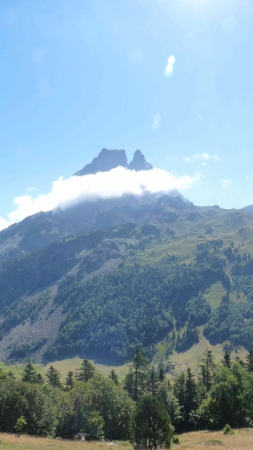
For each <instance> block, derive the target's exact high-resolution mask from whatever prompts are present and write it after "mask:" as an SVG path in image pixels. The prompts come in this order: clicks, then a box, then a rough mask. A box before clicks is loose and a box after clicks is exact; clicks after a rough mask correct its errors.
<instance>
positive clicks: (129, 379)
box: [0, 348, 253, 448]
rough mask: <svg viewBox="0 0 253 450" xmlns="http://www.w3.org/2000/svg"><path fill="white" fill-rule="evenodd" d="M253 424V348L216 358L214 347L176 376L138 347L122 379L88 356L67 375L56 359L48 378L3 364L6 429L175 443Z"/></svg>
mask: <svg viewBox="0 0 253 450" xmlns="http://www.w3.org/2000/svg"><path fill="white" fill-rule="evenodd" d="M226 425H229V426H232V427H243V426H247V427H249V426H253V351H252V350H251V351H250V352H249V353H248V354H247V356H246V359H245V360H244V361H243V360H242V359H240V358H239V357H237V358H236V359H235V360H234V361H232V360H231V356H230V354H229V352H228V351H225V353H224V355H223V358H222V360H221V361H220V363H219V364H215V362H214V357H213V354H212V352H211V351H208V350H207V351H206V352H205V353H204V354H203V355H202V357H201V360H200V364H199V367H198V371H197V372H193V371H192V369H191V368H190V367H188V368H187V370H186V371H184V372H181V373H180V374H179V375H178V376H176V377H175V378H174V379H173V381H170V380H169V379H168V377H167V376H166V374H165V370H164V367H163V365H162V364H160V365H159V367H156V368H155V367H150V365H149V364H148V362H147V358H146V357H145V354H144V351H143V350H142V349H141V348H137V349H136V350H135V355H134V358H133V360H132V361H131V363H130V365H129V371H128V373H127V375H126V376H125V379H124V380H123V382H121V381H119V380H118V377H117V374H116V372H115V371H114V369H112V370H111V373H110V375H109V377H105V376H103V375H101V374H99V373H97V372H96V371H95V367H94V365H93V364H92V363H91V362H90V361H89V360H87V359H84V360H83V361H82V364H81V366H80V368H79V369H78V370H77V371H75V372H72V371H69V372H68V374H67V376H66V379H65V380H64V382H62V381H61V377H60V373H59V371H57V370H56V369H55V368H54V367H53V366H50V367H49V369H48V371H47V373H46V375H45V377H42V376H41V375H40V374H39V373H37V372H36V370H35V369H34V366H33V365H32V364H31V363H28V364H26V366H25V368H24V370H23V372H22V375H21V379H16V378H15V377H14V376H13V374H12V373H11V372H9V373H4V372H3V371H2V370H0V431H2V432H8V433H13V432H16V433H19V434H20V433H21V432H24V433H27V434H32V435H42V436H55V437H57V436H59V437H62V438H68V439H71V438H73V437H74V436H75V435H76V434H77V433H79V432H82V433H85V434H86V438H87V439H92V440H98V439H103V438H105V439H110V440H111V439H124V440H126V439H128V440H130V441H131V442H133V443H135V444H136V445H138V446H140V445H141V446H143V447H144V448H157V447H158V446H162V447H165V448H169V447H170V445H171V442H172V441H173V440H174V441H176V439H177V438H176V437H175V433H181V432H185V431H190V430H201V429H221V428H223V427H225V426H226Z"/></svg>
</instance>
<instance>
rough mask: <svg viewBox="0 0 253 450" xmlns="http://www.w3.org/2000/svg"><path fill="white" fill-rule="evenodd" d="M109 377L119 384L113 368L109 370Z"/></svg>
mask: <svg viewBox="0 0 253 450" xmlns="http://www.w3.org/2000/svg"><path fill="white" fill-rule="evenodd" d="M109 378H111V380H112V381H114V383H115V384H117V385H118V384H119V380H118V376H117V374H116V372H115V370H114V369H112V370H111V372H110V375H109Z"/></svg>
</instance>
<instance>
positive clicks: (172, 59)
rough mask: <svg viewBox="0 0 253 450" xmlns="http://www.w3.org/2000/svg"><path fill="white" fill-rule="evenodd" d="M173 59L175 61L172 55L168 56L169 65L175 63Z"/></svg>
mask: <svg viewBox="0 0 253 450" xmlns="http://www.w3.org/2000/svg"><path fill="white" fill-rule="evenodd" d="M175 61H176V59H175V56H173V55H171V56H170V57H169V58H168V64H169V65H171V66H173V64H175Z"/></svg>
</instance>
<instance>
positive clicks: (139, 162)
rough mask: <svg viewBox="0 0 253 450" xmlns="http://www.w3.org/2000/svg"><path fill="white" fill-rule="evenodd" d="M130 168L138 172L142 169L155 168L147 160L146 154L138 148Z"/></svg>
mask: <svg viewBox="0 0 253 450" xmlns="http://www.w3.org/2000/svg"><path fill="white" fill-rule="evenodd" d="M128 168H129V169H130V170H135V171H136V172H139V171H140V170H151V169H153V167H152V166H151V164H149V163H148V162H147V161H146V159H145V156H144V155H143V154H142V153H141V151H140V150H136V152H135V153H134V157H133V161H131V162H130V164H129V165H128Z"/></svg>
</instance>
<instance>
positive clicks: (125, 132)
mask: <svg viewBox="0 0 253 450" xmlns="http://www.w3.org/2000/svg"><path fill="white" fill-rule="evenodd" d="M252 24H253V2H252V0H251V1H249V0H128V1H125V0H99V1H98V0H54V1H52V0H44V1H43V2H34V0H31V1H29V0H28V1H23V0H8V2H1V4H0V25H1V26H0V48H1V71H0V83H1V96H0V135H1V145H0V155H1V165H0V184H1V186H0V188H1V204H0V216H1V217H2V219H6V218H7V214H8V213H10V212H11V211H13V209H14V208H15V207H14V206H13V199H14V197H21V196H24V195H30V196H34V197H36V196H38V195H39V194H46V193H48V192H49V191H50V188H51V184H52V182H53V181H55V180H57V179H58V178H59V177H60V176H63V177H64V178H68V177H70V176H71V175H72V174H73V173H74V172H76V171H77V170H79V169H81V168H82V167H83V166H84V165H85V164H86V163H88V162H90V160H91V159H92V158H94V157H95V156H96V155H97V154H98V152H99V151H100V150H101V149H102V148H103V147H106V148H118V149H122V148H124V149H125V150H126V152H127V154H128V157H129V159H131V157H132V154H133V152H134V151H135V149H137V148H139V149H140V150H141V151H142V152H143V153H144V154H145V156H146V159H147V160H148V161H149V162H150V163H151V164H152V165H153V166H154V167H158V168H162V169H165V170H168V171H170V172H171V173H172V174H173V175H174V176H176V177H181V176H184V175H189V176H190V177H196V173H198V174H200V175H201V176H199V177H196V179H198V181H196V182H194V183H192V184H191V185H190V187H189V189H188V190H187V191H185V192H184V195H185V196H186V197H188V198H189V199H190V200H191V201H193V202H194V203H195V204H197V205H207V204H219V205H220V206H222V207H226V208H232V207H236V208H240V207H243V206H245V205H247V204H251V203H253V193H252V187H253V173H252V166H253V130H252V117H253V83H252V79H253V62H252V50H253V29H252ZM171 55H173V56H174V57H175V63H174V65H173V72H172V75H171V76H170V77H167V76H165V68H166V66H167V64H168V62H167V61H168V58H169V57H170V56H171ZM35 188H36V189H35Z"/></svg>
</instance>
